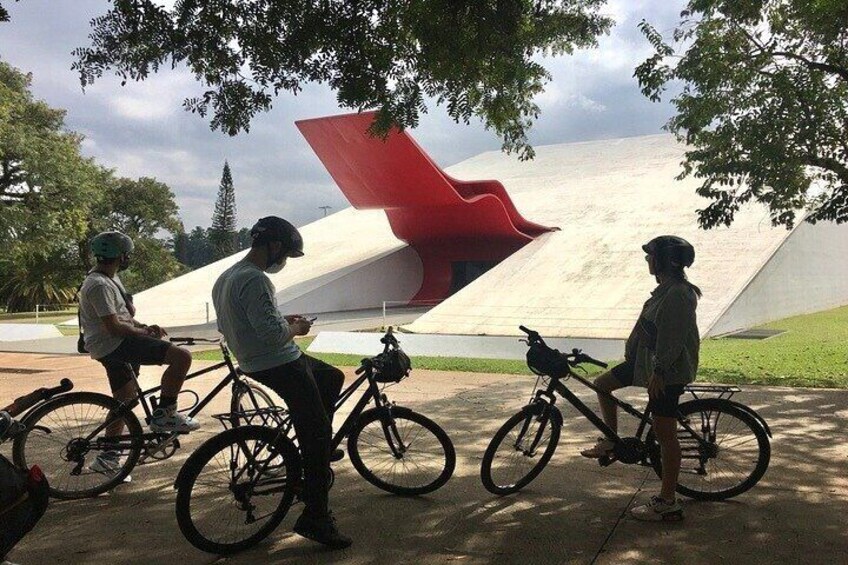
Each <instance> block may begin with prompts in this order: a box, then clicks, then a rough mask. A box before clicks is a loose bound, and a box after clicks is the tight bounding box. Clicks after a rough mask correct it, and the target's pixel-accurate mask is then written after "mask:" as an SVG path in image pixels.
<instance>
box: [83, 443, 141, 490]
mask: <svg viewBox="0 0 848 565" xmlns="http://www.w3.org/2000/svg"><path fill="white" fill-rule="evenodd" d="M88 468H89V469H90V470H92V471H94V472H95V473H100V474H101V475H106V476H107V477H109V478H110V479H111V478H113V477H115V476H116V475H118V474H119V473H120V472H121V456H120V454H118V453H117V452H114V451H107V452H105V453H100V454H99V455H98V456H97V457H95V458H94V461H92V462H91V465H89V466H88ZM123 482H124V483H131V482H132V475H127V476H126V477H124V480H123Z"/></svg>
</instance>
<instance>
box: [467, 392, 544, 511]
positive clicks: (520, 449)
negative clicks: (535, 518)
mask: <svg viewBox="0 0 848 565" xmlns="http://www.w3.org/2000/svg"><path fill="white" fill-rule="evenodd" d="M556 410H557V409H556V408H555V407H553V406H550V405H549V404H544V403H538V404H532V405H530V406H527V407H525V408H524V409H523V410H522V411H521V412H518V413H517V414H515V415H514V416H512V417H511V418H510V419H509V420H507V421H506V423H505V424H504V425H503V426H501V429H499V430H498V431H497V433H496V434H495V437H493V438H492V441H491V442H490V443H489V447H488V448H486V453H485V454H484V455H483V463H482V464H481V466H480V479H481V480H482V481H483V486H484V487H486V490H487V491H489V492H491V493H492V494H499V495H506V494H512V493H514V492H518V491H519V490H521V489H523V488H524V487H526V486H527V485H529V484H530V483H531V482H532V481H533V479H535V478H536V477H538V476H539V473H541V472H542V470H543V469H544V468H545V465H547V464H548V461H550V460H551V457H553V455H554V451H556V448H557V444H558V443H559V434H560V424H559V421H560V420H559V419H558V417H554V414H557V416H558V414H559V412H558V411H556Z"/></svg>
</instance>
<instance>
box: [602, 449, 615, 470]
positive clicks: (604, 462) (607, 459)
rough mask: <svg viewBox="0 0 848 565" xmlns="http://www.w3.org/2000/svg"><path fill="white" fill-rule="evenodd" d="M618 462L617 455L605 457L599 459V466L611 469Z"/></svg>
mask: <svg viewBox="0 0 848 565" xmlns="http://www.w3.org/2000/svg"><path fill="white" fill-rule="evenodd" d="M610 453H612V452H610ZM616 461H617V459H616V458H615V455H604V456H603V457H598V465H600V466H601V467H609V466H610V465H612V464H613V463H615V462H616Z"/></svg>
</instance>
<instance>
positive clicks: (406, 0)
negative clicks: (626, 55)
mask: <svg viewBox="0 0 848 565" xmlns="http://www.w3.org/2000/svg"><path fill="white" fill-rule="evenodd" d="M604 3H605V0H411V1H410V0H369V1H365V2H362V1H358V0H320V1H316V0H294V1H288V2H280V1H278V0H254V1H251V2H242V1H239V0H205V1H201V0H182V1H180V2H177V3H176V5H175V6H174V7H173V8H172V9H168V8H165V7H163V6H161V5H160V3H159V2H155V1H154V0H113V6H112V9H111V10H109V12H107V13H106V14H105V15H104V16H101V17H98V18H95V19H94V20H93V21H92V32H91V35H90V38H91V45H90V46H89V47H85V48H80V49H77V50H76V51H75V55H76V56H77V58H78V59H77V62H76V63H75V65H74V68H75V69H76V70H78V71H79V72H80V78H81V81H82V84H83V86H86V85H89V84H91V83H92V82H93V81H94V80H96V79H97V78H98V77H100V76H102V75H103V73H104V72H106V71H108V70H112V71H114V73H115V74H116V75H118V76H119V77H121V78H122V79H123V80H124V81H126V80H128V79H131V80H144V79H145V78H146V77H147V76H148V75H149V74H150V73H155V72H157V71H158V70H159V68H160V67H161V66H163V65H166V64H170V65H172V66H177V65H183V64H184V65H186V66H187V67H188V68H189V69H191V71H192V72H193V73H194V74H195V77H196V78H197V80H198V81H199V82H200V83H201V84H203V85H204V86H205V87H207V90H206V91H205V92H203V93H202V94H201V95H200V96H197V97H195V98H191V99H188V100H186V101H185V103H184V105H185V107H186V108H187V109H188V110H191V111H192V112H196V113H198V114H200V115H201V116H206V115H207V114H208V113H210V112H211V114H212V117H211V126H212V127H213V128H215V129H221V130H223V131H225V132H226V133H228V134H230V135H235V134H237V133H238V132H240V131H242V130H245V131H247V130H248V129H249V126H250V121H251V119H252V118H253V116H254V115H255V114H256V113H257V112H260V111H266V110H268V109H269V108H270V107H271V105H272V102H273V97H274V96H276V95H277V94H278V93H279V92H281V91H288V92H291V93H293V94H297V93H298V92H300V91H301V89H302V88H303V85H304V84H305V83H309V82H318V83H324V84H328V85H329V86H330V87H331V88H333V90H335V91H336V93H337V98H338V102H339V105H340V106H342V107H345V108H353V109H356V110H363V109H369V108H371V109H373V108H376V109H378V111H379V113H378V115H377V118H376V120H375V123H374V126H373V130H374V132H375V133H378V134H385V133H386V132H388V131H389V130H390V128H391V127H393V126H394V125H397V126H399V127H401V128H407V127H414V126H415V125H416V124H417V123H418V117H419V114H420V113H422V112H425V111H426V106H425V99H426V97H431V98H433V99H435V100H436V101H437V103H438V104H440V105H444V106H445V107H446V108H447V111H448V114H449V115H450V116H451V117H452V118H453V119H454V120H456V121H463V122H466V123H467V122H468V121H469V120H470V119H471V117H472V116H477V117H479V118H481V119H482V121H483V123H484V124H485V125H486V127H487V128H492V129H494V130H495V131H496V132H497V134H498V135H499V136H500V137H501V139H502V141H503V147H504V149H505V150H508V151H518V152H520V155H521V156H522V157H523V158H529V157H532V155H533V151H532V148H531V147H530V146H529V145H528V142H527V130H528V128H529V127H530V126H531V124H532V121H533V120H534V119H535V118H537V116H538V114H539V109H538V107H537V106H536V105H535V104H534V103H533V97H534V96H536V95H537V94H539V93H540V92H541V91H542V90H543V86H544V84H545V82H546V81H547V80H549V78H550V77H549V75H548V72H547V71H546V70H545V69H544V67H542V66H541V65H540V64H539V63H537V62H536V61H535V60H534V58H535V57H536V56H537V55H539V54H561V53H571V52H572V51H573V50H574V49H576V48H586V47H593V46H595V45H596V40H597V37H598V36H599V35H600V34H602V33H605V32H607V31H608V30H609V28H610V26H611V25H612V21H611V20H610V19H609V18H606V17H603V16H601V15H599V14H598V10H599V9H600V8H601V7H602V6H603V5H604Z"/></svg>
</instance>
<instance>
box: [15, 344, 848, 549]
mask: <svg viewBox="0 0 848 565" xmlns="http://www.w3.org/2000/svg"><path fill="white" fill-rule="evenodd" d="M9 369H44V370H45V372H43V373H37V374H28V375H20V374H18V375H15V374H10V373H9V372H8V370H9ZM347 373H348V375H349V376H352V371H351V370H348V371H347ZM65 376H67V377H70V378H72V379H73V380H74V382H75V383H76V385H77V388H78V389H82V390H104V386H103V385H104V382H105V379H104V378H103V377H101V376H100V372H99V369H98V367H97V365H96V364H94V363H92V362H91V361H89V360H87V359H84V358H78V357H66V356H50V355H24V354H0V399H3V400H2V401H0V403H5V400H6V399H11V398H13V397H15V396H17V395H19V394H21V393H23V392H26V391H28V390H29V389H31V388H33V387H36V386H41V385H44V384H53V383H55V382H57V381H58V380H59V379H60V378H61V377H65ZM217 378H220V377H217ZM144 380H145V381H146V382H147V383H152V382H154V381H156V380H158V378H154V377H153V376H152V375H151V374H150V373H147V374H145V375H144ZM198 380H199V381H200V382H198V383H197V384H196V387H195V385H192V387H193V388H196V389H197V390H198V391H200V392H204V391H208V390H209V389H210V388H211V386H212V385H213V384H214V382H215V380H216V377H215V376H210V377H202V378H200V379H198ZM532 386H533V379H532V378H531V377H530V376H526V375H525V376H515V375H479V374H478V375H475V374H464V373H444V372H433V371H416V372H414V374H413V376H412V377H411V378H410V379H408V380H406V381H404V382H403V383H401V384H400V385H398V386H396V387H392V388H390V389H388V390H387V393H388V394H389V396H390V398H392V399H394V400H397V401H398V402H400V403H403V404H405V405H408V406H411V407H413V408H415V409H416V410H418V411H420V412H423V413H425V414H427V415H428V416H430V417H432V418H433V419H434V420H436V421H438V422H439V423H440V424H441V425H442V426H443V427H444V428H445V429H446V430H447V431H448V432H449V433H450V434H451V436H452V438H453V441H454V443H455V445H456V449H457V453H458V458H459V461H458V465H457V469H456V473H455V475H454V477H453V479H452V480H451V481H450V482H449V483H448V484H447V485H446V486H445V487H443V488H442V489H441V490H439V491H437V492H435V493H433V494H431V495H428V496H425V497H420V498H399V497H395V496H392V495H389V494H385V493H383V492H382V491H379V490H377V489H375V488H374V487H372V486H371V485H370V484H368V483H366V482H365V481H364V480H363V479H361V478H360V477H359V476H358V475H357V474H356V472H355V471H354V470H353V468H352V467H351V465H350V463H349V462H348V461H347V460H345V461H342V462H341V463H339V464H337V466H336V470H337V477H336V484H335V486H334V487H333V490H332V492H331V499H332V504H333V507H334V508H335V511H336V514H337V517H338V519H339V525H340V527H341V528H342V530H343V531H345V532H347V533H349V534H350V535H352V536H353V537H354V539H355V545H354V546H353V547H352V548H351V549H349V550H346V551H344V552H339V553H331V552H327V551H324V550H322V549H321V548H319V547H317V546H315V545H314V544H312V543H310V542H308V541H306V540H303V539H301V538H299V537H298V536H296V535H294V534H293V533H291V526H292V524H293V523H294V519H295V518H296V517H297V514H298V512H299V507H295V509H294V510H293V512H292V513H291V515H289V516H288V517H286V519H285V521H284V522H283V524H282V525H281V526H280V528H279V529H278V530H277V531H276V532H274V533H273V534H272V535H271V536H270V537H269V538H268V539H267V540H266V541H265V542H263V543H262V544H261V545H259V546H257V547H256V548H254V549H252V550H250V551H246V552H244V553H243V554H239V555H237V556H234V557H231V558H229V559H227V560H226V561H227V562H232V563H254V562H259V561H264V562H298V563H330V562H336V561H340V562H344V563H352V564H354V563H355V564H359V563H362V564H375V563H387V564H388V563H392V564H394V563H401V562H404V563H444V562H448V561H451V562H458V563H475V564H476V563H491V562H497V563H593V562H594V563H604V564H620V563H686V564H687V565H688V564H699V563H719V562H722V563H746V564H747V563H769V564H771V563H800V562H803V563H845V562H846V555H848V488H846V487H848V474H846V469H848V440H846V439H845V438H846V437H848V391H836V390H811V389H789V388H772V387H769V388H763V387H747V388H746V390H745V391H744V392H743V393H742V394H740V395H739V396H738V397H737V398H739V399H740V400H741V401H743V402H745V403H747V404H750V405H751V406H753V407H755V408H756V409H758V410H760V411H761V413H762V414H763V416H765V417H766V418H767V419H768V421H769V423H770V424H771V426H772V429H773V431H774V435H775V437H774V439H773V443H772V459H771V466H770V468H769V471H768V473H767V474H766V476H765V477H764V478H763V480H762V481H761V482H760V484H759V485H757V486H756V487H755V488H754V489H753V490H751V491H749V492H748V493H746V494H744V495H742V496H740V497H738V498H736V499H734V500H732V501H729V502H724V503H697V502H693V501H689V502H687V504H686V513H687V515H686V520H685V521H684V522H682V523H669V524H643V523H639V522H635V521H633V520H632V519H630V518H629V517H627V516H626V514H625V511H626V509H627V507H628V505H629V504H631V502H632V501H642V500H645V499H646V498H647V497H648V496H650V494H652V493H654V492H656V490H657V489H658V481H657V479H656V477H655V476H654V475H653V473H652V472H649V471H647V470H645V469H644V468H642V467H636V466H623V465H613V466H611V467H607V468H601V467H598V466H597V465H596V464H594V463H593V462H590V461H588V460H585V459H582V458H581V457H579V455H577V452H578V451H579V448H580V447H581V446H584V445H586V444H590V443H591V442H592V441H593V439H594V437H595V436H596V435H597V433H596V432H594V431H593V430H592V429H591V428H590V427H589V426H588V425H587V424H586V423H585V422H584V421H583V420H582V419H578V418H577V416H576V415H575V411H574V410H572V409H566V410H565V416H566V426H565V428H564V429H563V434H562V438H561V440H560V445H559V449H558V451H557V453H556V455H555V456H554V459H553V461H552V462H551V464H550V465H549V466H548V468H547V469H546V470H545V471H544V472H543V473H542V475H541V476H540V477H539V478H538V479H537V480H536V481H535V482H534V483H533V484H532V485H531V486H530V487H528V488H527V489H525V490H524V491H522V492H520V493H518V494H517V495H513V496H509V497H504V498H499V497H496V496H493V495H490V494H489V493H488V492H486V491H485V490H484V489H483V487H482V486H481V484H480V479H479V464H480V458H481V455H482V453H483V451H484V449H485V446H486V444H487V443H488V441H489V439H490V438H491V436H492V435H493V433H494V431H495V430H496V429H497V428H498V427H499V426H500V424H501V423H502V422H503V421H504V420H505V419H506V418H507V416H509V415H510V414H512V413H513V412H514V411H515V410H516V409H517V408H518V407H520V406H521V405H522V404H523V403H524V402H525V401H526V399H527V397H528V396H529V394H530V391H531V389H532ZM224 396H226V395H221V397H219V398H218V399H216V401H215V403H214V405H213V406H211V407H210V408H209V409H208V410H207V411H206V413H205V415H206V417H205V418H203V424H204V428H203V429H202V430H200V431H199V432H197V433H195V434H192V435H191V437H190V438H189V439H188V440H187V441H186V442H184V448H183V449H182V450H181V452H180V453H179V454H177V455H176V456H175V457H173V458H172V459H170V460H168V461H165V462H163V463H158V464H155V465H149V466H143V467H140V468H138V469H136V470H135V472H134V473H133V477H134V482H133V483H132V484H131V485H126V486H123V487H121V488H119V489H118V490H116V491H115V492H113V493H111V494H110V495H105V496H101V497H99V498H97V499H92V500H83V501H72V502H56V503H54V504H52V506H51V507H50V509H49V510H48V514H47V515H46V516H45V518H44V519H43V520H42V522H41V523H40V524H39V525H38V526H37V529H36V530H35V531H34V532H32V533H31V534H30V536H28V537H27V538H26V539H24V541H23V542H22V543H21V545H20V546H19V547H18V548H17V549H16V550H15V552H14V553H13V554H12V555H11V556H10V557H11V558H12V559H13V560H14V561H16V562H20V563H25V564H26V563H98V564H102V563H157V562H170V563H173V562H179V563H181V564H185V565H189V564H194V563H212V562H216V561H218V559H217V558H216V557H215V556H212V555H206V554H204V553H202V552H200V551H198V550H196V549H194V548H193V547H192V546H191V545H190V544H188V542H186V541H185V540H184V539H183V537H182V535H181V534H180V533H179V531H178V529H177V526H176V521H175V518H174V491H173V489H172V486H171V485H172V481H173V478H174V477H175V476H176V474H177V472H178V470H179V468H180V465H181V463H182V461H183V460H184V459H185V457H186V456H187V454H188V453H189V452H190V451H191V450H192V449H194V448H195V447H196V446H197V445H198V444H199V443H200V442H202V441H203V440H205V439H206V438H208V437H210V436H211V435H212V434H214V433H216V432H217V431H218V424H217V422H215V421H213V420H211V419H210V418H208V415H209V414H212V413H215V411H216V410H221V411H223V410H224V407H225V406H226V399H225V398H224ZM582 397H583V398H587V399H588V398H589V395H583V396H582ZM630 398H631V399H632V400H635V401H636V402H637V404H641V401H640V400H639V397H638V396H637V395H632V396H631V397H630ZM591 405H592V406H593V405H594V404H591ZM626 425H629V424H628V423H624V422H623V424H622V427H623V428H624V426H626ZM625 429H626V428H625ZM2 450H3V452H4V453H6V454H8V451H9V446H8V445H4V446H3V448H2Z"/></svg>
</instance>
